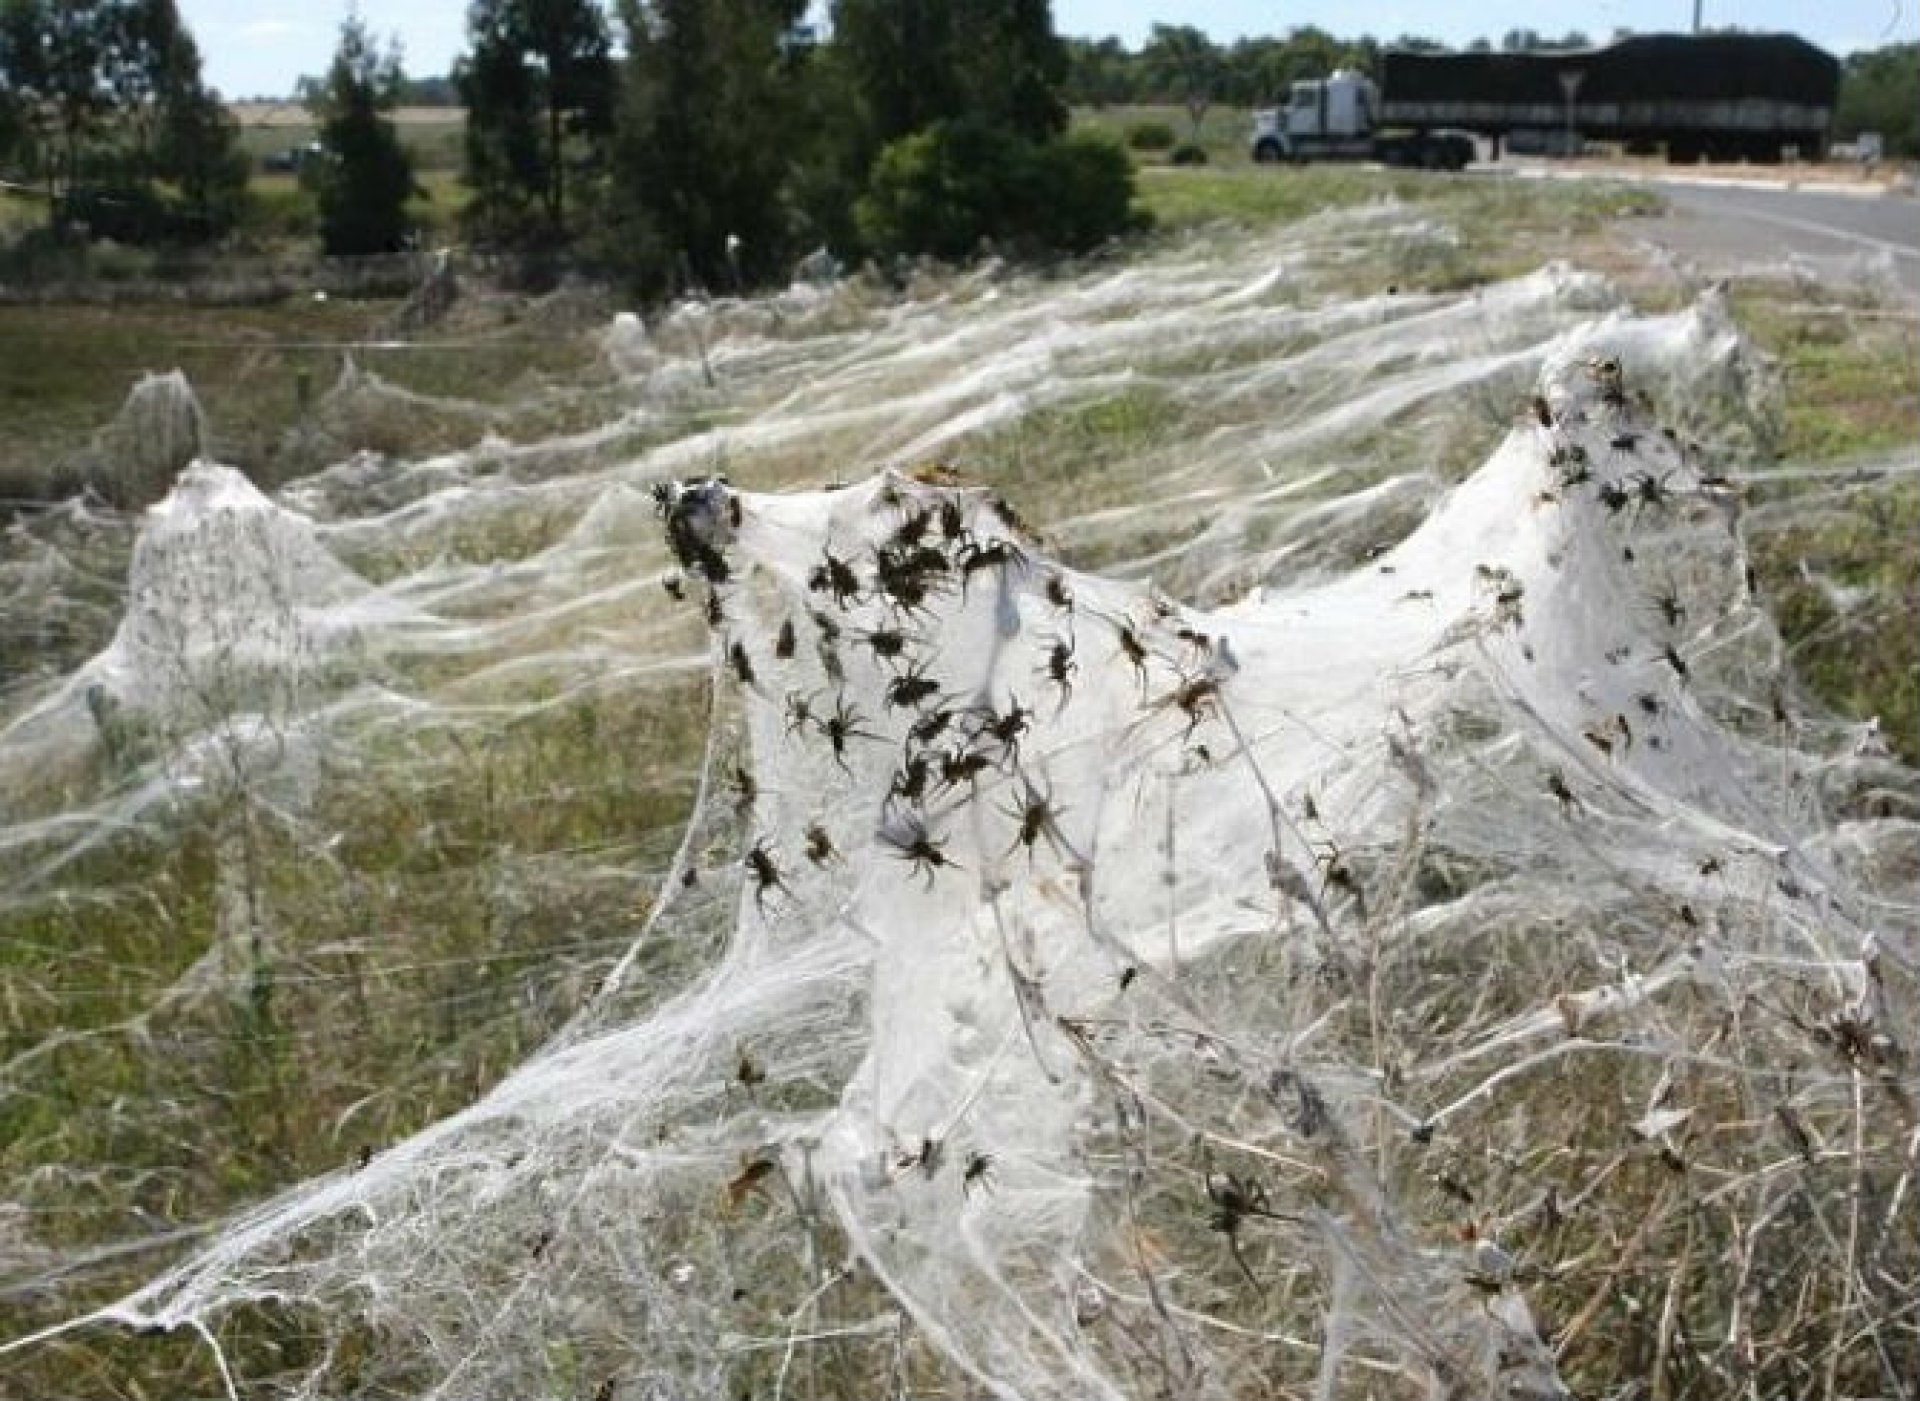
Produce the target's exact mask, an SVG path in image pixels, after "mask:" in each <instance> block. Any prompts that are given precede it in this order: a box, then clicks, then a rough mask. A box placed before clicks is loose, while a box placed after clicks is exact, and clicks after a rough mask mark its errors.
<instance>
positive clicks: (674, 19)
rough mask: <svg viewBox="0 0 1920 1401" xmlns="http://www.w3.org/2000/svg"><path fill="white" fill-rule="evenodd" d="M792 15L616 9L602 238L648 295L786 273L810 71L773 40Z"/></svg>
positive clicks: (701, 6)
mask: <svg viewBox="0 0 1920 1401" xmlns="http://www.w3.org/2000/svg"><path fill="white" fill-rule="evenodd" d="M799 11H800V6H799V5H798V4H795V3H793V0H623V3H622V4H621V7H620V19H621V23H622V25H623V27H624V29H625V31H626V39H627V44H626V47H627V54H628V57H627V61H626V65H625V71H624V74H623V77H622V82H621V88H620V96H619V103H620V106H619V109H618V113H617V116H616V121H615V130H614V137H613V143H612V147H611V150H610V154H609V175H610V180H609V186H610V188H609V192H608V203H607V207H606V209H605V210H604V211H603V214H604V217H603V219H602V221H601V236H602V239H603V243H602V248H603V251H604V253H605V255H606V256H607V258H608V260H609V261H610V262H611V263H612V264H613V265H614V266H615V267H616V268H617V269H618V270H619V271H620V272H621V273H622V274H623V275H624V276H625V278H626V279H627V280H628V281H629V282H631V283H632V284H634V285H635V286H636V287H637V288H638V289H639V290H641V291H642V292H644V293H646V294H647V295H650V296H659V295H662V294H663V293H666V292H669V291H673V290H678V289H684V288H685V287H687V286H688V285H690V284H697V285H699V286H704V287H720V288H726V289H728V290H743V289H744V288H745V287H746V286H747V285H748V284H750V283H760V282H763V281H766V280H769V279H770V278H772V277H774V276H775V275H776V274H777V273H780V272H783V271H784V270H785V268H786V266H787V263H788V259H789V257H790V255H791V254H792V252H793V249H794V244H795V239H796V232H795V227H794V225H795V222H796V220H795V218H794V216H793V212H792V208H791V205H790V203H789V201H788V200H787V199H785V198H783V195H782V191H783V189H784V187H785V186H786V185H787V182H788V180H789V175H790V168H791V163H792V143H791V136H790V131H789V123H790V119H791V118H792V116H793V114H794V113H795V112H796V110H797V109H798V106H799V94H798V83H799V79H800V76H801V74H802V73H803V72H804V70H805V67H806V64H807V59H806V56H805V55H803V54H798V53H794V52H791V51H789V50H787V49H785V48H783V46H782V43H781V39H782V36H783V35H785V34H786V32H787V31H788V29H789V27H790V26H791V25H792V23H793V22H794V21H795V20H796V19H797V18H798V15H799Z"/></svg>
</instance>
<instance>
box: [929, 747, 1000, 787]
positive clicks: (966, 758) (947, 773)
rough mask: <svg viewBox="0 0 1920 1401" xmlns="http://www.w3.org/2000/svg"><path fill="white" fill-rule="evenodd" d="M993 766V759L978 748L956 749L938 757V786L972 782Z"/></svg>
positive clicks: (952, 785)
mask: <svg viewBox="0 0 1920 1401" xmlns="http://www.w3.org/2000/svg"><path fill="white" fill-rule="evenodd" d="M992 767H993V760H992V759H990V758H988V757H987V756H986V755H985V754H982V753H980V752H979V751H978V750H972V749H956V750H954V751H953V752H951V753H949V754H944V755H942V756H941V759H940V786H941V787H942V788H958V787H959V786H960V785H961V784H963V783H972V782H974V781H975V780H976V779H978V778H979V777H980V775H981V774H983V773H985V772H986V771H987V770H988V769H990V768H992Z"/></svg>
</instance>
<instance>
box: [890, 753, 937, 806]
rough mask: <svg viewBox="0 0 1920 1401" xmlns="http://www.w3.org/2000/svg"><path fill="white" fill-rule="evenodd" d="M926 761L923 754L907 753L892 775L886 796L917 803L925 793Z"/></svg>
mask: <svg viewBox="0 0 1920 1401" xmlns="http://www.w3.org/2000/svg"><path fill="white" fill-rule="evenodd" d="M927 769H928V762H927V756H926V755H925V754H913V755H909V756H908V757H907V759H906V760H905V761H904V762H903V763H902V764H901V765H900V768H899V771H898V772H896V773H895V774H894V776H893V783H892V784H891V785H890V786H889V787H888V789H887V796H888V797H890V798H900V799H902V800H903V801H905V802H909V803H917V802H919V801H920V800H921V798H923V797H924V796H925V795H926V791H927Z"/></svg>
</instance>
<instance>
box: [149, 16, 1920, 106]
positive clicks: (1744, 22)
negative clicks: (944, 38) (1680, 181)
mask: <svg viewBox="0 0 1920 1401" xmlns="http://www.w3.org/2000/svg"><path fill="white" fill-rule="evenodd" d="M1701 3H1702V7H1703V14H1704V19H1705V22H1706V23H1707V24H1710V25H1711V24H1738V25H1740V26H1742V27H1744V28H1747V29H1778V30H1787V31H1791V32H1794V33H1798V34H1802V35H1804V36H1805V37H1806V38H1808V39H1811V40H1813V42H1815V43H1816V44H1819V45H1821V46H1822V47H1824V48H1826V49H1828V50H1830V51H1832V52H1833V53H1835V54H1842V55H1844V54H1847V53H1850V52H1851V51H1853V50H1854V49H1861V48H1875V47H1878V46H1879V45H1881V44H1890V43H1898V42H1905V41H1910V40H1913V39H1916V38H1920V0H1823V3H1818V4H1810V3H1808V0H1739V3H1734V0H1701ZM179 4H180V9H181V11H182V13H183V14H184V15H185V16H186V19H187V23H188V24H189V25H191V26H192V28H193V32H194V34H195V36H196V37H197V38H198V39H199V41H200V49H201V52H202V53H203V54H204V55H205V58H206V67H207V77H208V79H209V81H211V82H212V83H213V85H214V86H215V87H217V88H219V89H220V90H221V92H223V93H224V94H226V95H227V96H228V97H236V98H237V97H250V96H254V95H263V96H278V95H283V94H285V93H287V92H289V91H291V89H292V87H293V80H294V79H295V78H296V77H298V76H299V75H300V74H302V73H317V72H319V71H320V70H321V69H322V68H324V67H325V66H326V62H327V59H328V57H329V56H330V55H331V53H332V52H333V40H334V35H335V34H336V33H337V32H338V29H339V25H340V20H341V18H342V17H343V16H344V15H345V14H346V12H347V6H346V3H345V0H179ZM466 9H467V7H466V3H465V0H361V4H360V13H361V15H362V16H363V17H364V18H365V19H366V21H367V23H368V24H369V25H370V26H371V27H372V28H373V29H374V31H375V32H376V33H379V34H390V35H394V36H397V37H398V38H399V40H400V43H401V46H402V48H403V49H404V51H405V57H406V66H407V71H408V72H411V73H435V72H444V71H445V70H446V68H447V66H448V65H449V64H450V63H451V62H452V60H453V56H454V55H455V54H456V53H458V52H459V51H460V50H461V48H462V47H463V46H464V42H465V38H464V35H465V24H466ZM1053 16H1054V26H1055V28H1057V29H1058V30H1059V31H1060V32H1061V33H1062V34H1074V35H1091V36H1100V35H1107V34H1116V35H1118V36H1120V38H1122V39H1124V40H1126V41H1127V42H1128V43H1129V44H1133V45H1137V44H1138V43H1139V42H1140V40H1141V39H1142V38H1143V37H1144V36H1145V35H1146V32H1147V30H1148V29H1149V28H1150V27H1152V25H1153V24H1154V22H1155V21H1165V22H1169V23H1176V24H1193V25H1198V26H1199V27H1200V28H1202V29H1204V30H1206V31H1207V32H1208V33H1210V34H1212V35H1213V36H1214V37H1215V38H1216V39H1221V40H1228V39H1235V38H1239V37H1241V36H1243V35H1250V34H1251V35H1260V34H1281V33H1284V32H1285V31H1286V30H1288V29H1290V28H1293V27H1294V26H1296V25H1302V24H1317V25H1319V26H1320V27H1321V28H1323V29H1328V30H1331V31H1332V32H1333V33H1335V34H1337V35H1340V36H1341V37H1343V38H1347V37H1356V36H1358V35H1361V34H1372V35H1374V36H1375V37H1376V38H1380V39H1392V38H1396V37H1398V36H1399V35H1402V34H1422V35H1427V36H1430V37H1432V38H1436V39H1441V40H1443V41H1445V42H1448V43H1453V44H1464V43H1466V42H1467V41H1468V40H1470V39H1474V38H1477V37H1480V36H1482V35H1484V36H1486V37H1487V38H1490V39H1493V40H1495V41H1496V42H1497V41H1498V39H1499V37H1500V35H1502V34H1504V33H1505V32H1506V31H1508V30H1509V29H1519V28H1531V29H1536V30H1538V31H1539V32H1541V33H1542V34H1564V33H1565V32H1566V31H1568V30H1569V29H1576V28H1577V29H1581V30H1584V31H1585V32H1586V33H1588V34H1589V35H1591V36H1593V37H1594V38H1596V39H1602V38H1605V37H1606V36H1607V35H1609V34H1611V33H1612V32H1613V30H1614V29H1616V28H1627V29H1633V30H1636V31H1638V32H1640V33H1651V32H1655V31H1661V30H1685V29H1687V28H1688V27H1689V26H1690V25H1691V24H1692V22H1693V0H1473V3H1466V2H1465V0H1428V2H1427V3H1425V4H1420V3H1414V2H1413V0H1290V2H1289V3H1280V0H1054V4H1053Z"/></svg>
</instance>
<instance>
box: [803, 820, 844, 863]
mask: <svg viewBox="0 0 1920 1401" xmlns="http://www.w3.org/2000/svg"><path fill="white" fill-rule="evenodd" d="M839 856H840V853H839V852H837V851H835V850H834V848H833V838H832V837H830V836H828V835H827V829H826V828H825V827H822V826H821V825H820V824H819V823H818V822H816V823H814V824H813V825H811V826H810V827H808V828H807V860H809V861H811V862H813V864H814V865H816V866H824V865H826V864H827V863H828V862H829V861H834V860H838V859H839Z"/></svg>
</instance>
